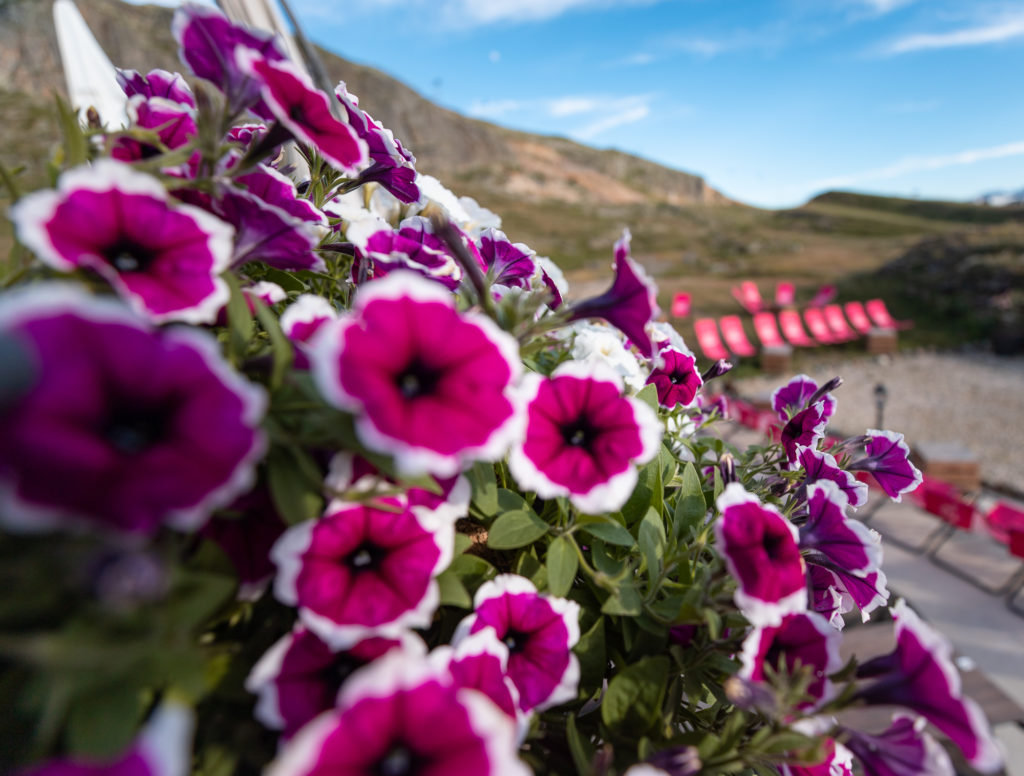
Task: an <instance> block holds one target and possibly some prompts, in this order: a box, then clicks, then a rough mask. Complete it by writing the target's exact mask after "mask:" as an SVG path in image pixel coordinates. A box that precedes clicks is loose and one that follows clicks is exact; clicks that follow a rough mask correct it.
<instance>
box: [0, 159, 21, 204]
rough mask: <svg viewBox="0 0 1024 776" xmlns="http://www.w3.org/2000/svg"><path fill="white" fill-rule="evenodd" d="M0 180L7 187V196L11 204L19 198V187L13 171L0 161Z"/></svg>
mask: <svg viewBox="0 0 1024 776" xmlns="http://www.w3.org/2000/svg"><path fill="white" fill-rule="evenodd" d="M0 181H2V182H3V184H4V186H6V187H7V192H8V198H9V199H10V201H11V203H12V204H13V203H15V202H17V201H18V200H19V199H21V187H20V186H19V185H18V182H17V181H16V180H15V178H14V173H13V172H11V171H10V170H8V169H7V167H6V166H5V165H4V164H2V163H0Z"/></svg>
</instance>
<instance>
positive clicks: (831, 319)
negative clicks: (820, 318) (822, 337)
mask: <svg viewBox="0 0 1024 776" xmlns="http://www.w3.org/2000/svg"><path fill="white" fill-rule="evenodd" d="M822 312H824V313H825V323H827V324H828V327H829V328H830V329H831V330H832V333H833V334H835V335H836V337H838V338H839V339H840V340H843V341H845V342H849V341H850V340H855V339H857V337H859V336H860V334H858V333H857V332H855V331H854V330H853V329H852V328H850V324H848V323H847V322H846V316H844V315H843V308H842V307H840V306H839V305H837V304H830V305H828V306H827V307H825V309H824V310H823V311H822Z"/></svg>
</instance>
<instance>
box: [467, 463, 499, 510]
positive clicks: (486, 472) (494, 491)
mask: <svg viewBox="0 0 1024 776" xmlns="http://www.w3.org/2000/svg"><path fill="white" fill-rule="evenodd" d="M466 476H467V477H468V478H469V484H470V485H471V486H472V487H473V506H474V507H476V509H477V510H478V511H479V512H480V514H482V515H483V516H484V517H491V516H492V515H495V514H497V512H498V480H497V478H496V477H495V476H494V464H490V463H486V462H480V463H477V464H475V465H474V466H473V468H472V469H470V470H469V472H467V475H466Z"/></svg>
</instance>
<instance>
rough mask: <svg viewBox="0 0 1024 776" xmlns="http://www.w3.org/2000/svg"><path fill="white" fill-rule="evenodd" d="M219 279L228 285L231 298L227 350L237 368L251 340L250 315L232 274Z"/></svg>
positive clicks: (226, 274) (229, 273) (229, 299)
mask: <svg viewBox="0 0 1024 776" xmlns="http://www.w3.org/2000/svg"><path fill="white" fill-rule="evenodd" d="M221 277H222V278H223V279H224V281H225V282H226V283H227V284H228V288H229V289H230V290H231V296H230V297H228V350H229V352H230V354H231V360H232V362H233V363H234V364H235V365H236V366H237V365H238V364H241V363H242V359H243V358H244V357H245V350H246V347H247V346H248V344H249V341H250V340H251V339H252V313H251V312H249V305H248V304H246V302H245V295H244V294H243V293H242V287H241V286H240V285H239V284H238V278H237V277H235V275H234V273H233V272H225V273H224V274H223V275H221Z"/></svg>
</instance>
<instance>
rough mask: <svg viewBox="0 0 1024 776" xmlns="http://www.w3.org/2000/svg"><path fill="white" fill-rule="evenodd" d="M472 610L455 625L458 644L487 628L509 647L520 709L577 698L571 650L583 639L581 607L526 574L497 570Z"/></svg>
mask: <svg viewBox="0 0 1024 776" xmlns="http://www.w3.org/2000/svg"><path fill="white" fill-rule="evenodd" d="M473 608H474V609H475V610H476V611H475V612H474V613H473V614H471V615H469V616H468V617H466V618H465V619H464V620H463V621H462V622H460V623H459V624H458V626H457V627H456V628H455V635H454V636H453V637H452V642H453V643H454V644H456V645H458V643H459V642H460V641H461V640H462V639H465V638H467V637H468V636H469V635H470V634H473V633H477V632H478V631H480V630H483V629H485V628H492V629H493V630H494V633H495V634H496V636H497V637H498V639H499V640H500V641H502V642H503V643H504V644H505V646H506V647H508V651H509V658H508V672H507V673H508V676H509V678H510V679H511V680H512V683H513V684H514V685H515V686H516V689H517V690H518V692H519V708H520V709H521V710H522V711H541V710H543V709H546V708H550V707H551V706H557V705H558V704H560V703H565V702H566V701H570V700H573V699H574V698H575V697H576V691H577V686H578V684H579V679H580V666H579V661H578V660H577V658H576V655H574V654H573V652H572V648H573V647H574V646H575V645H576V642H577V641H579V639H580V625H579V605H578V604H576V603H574V602H573V601H569V600H567V599H565V598H555V597H553V596H547V595H541V594H539V593H538V592H537V588H535V587H534V586H533V583H532V582H530V580H528V579H527V578H526V577H520V576H517V575H515V574H499V575H498V576H497V577H495V578H494V579H492V580H490V581H489V582H485V583H484V584H483V585H481V586H480V589H479V590H477V592H476V595H475V596H474V598H473Z"/></svg>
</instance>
